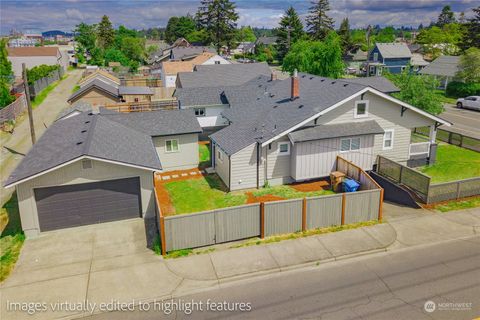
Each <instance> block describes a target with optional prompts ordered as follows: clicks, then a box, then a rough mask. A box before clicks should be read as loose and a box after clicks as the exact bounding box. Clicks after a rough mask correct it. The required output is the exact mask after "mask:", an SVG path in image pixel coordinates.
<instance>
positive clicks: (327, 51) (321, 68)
mask: <svg viewBox="0 0 480 320" xmlns="http://www.w3.org/2000/svg"><path fill="white" fill-rule="evenodd" d="M340 42H341V39H340V37H339V36H338V35H337V34H336V33H335V32H334V31H331V32H330V33H329V34H328V35H327V37H326V38H325V40H324V41H310V40H300V41H298V42H296V43H295V44H294V45H292V48H291V49H290V51H289V52H288V54H287V55H286V56H285V58H284V59H283V65H282V68H283V70H284V71H288V72H293V70H295V69H297V70H298V71H302V72H308V73H311V74H315V75H319V76H323V77H330V78H338V77H340V76H341V75H342V74H343V72H344V67H345V66H344V64H343V62H342V46H341V44H340Z"/></svg>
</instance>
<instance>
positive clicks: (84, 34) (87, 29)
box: [75, 22, 97, 51]
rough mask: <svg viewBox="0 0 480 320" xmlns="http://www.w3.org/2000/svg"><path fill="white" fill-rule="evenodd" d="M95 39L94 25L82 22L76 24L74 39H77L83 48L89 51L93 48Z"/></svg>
mask: <svg viewBox="0 0 480 320" xmlns="http://www.w3.org/2000/svg"><path fill="white" fill-rule="evenodd" d="M96 39H97V36H96V34H95V25H89V24H86V23H84V22H82V23H80V24H79V25H77V26H76V29H75V41H77V42H78V43H79V44H80V45H81V46H82V47H83V48H84V49H85V50H87V51H90V50H92V49H93V48H95V42H96Z"/></svg>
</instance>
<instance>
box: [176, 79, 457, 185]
mask: <svg viewBox="0 0 480 320" xmlns="http://www.w3.org/2000/svg"><path fill="white" fill-rule="evenodd" d="M261 78H262V77H259V78H257V79H256V81H258V82H256V83H255V81H253V82H251V83H249V84H247V85H245V87H244V88H243V90H242V88H240V87H238V88H225V89H224V90H222V91H221V94H220V98H216V99H217V100H216V101H214V100H213V99H214V98H213V97H212V100H211V101H205V100H201V101H199V103H205V102H210V103H224V102H226V104H228V108H226V109H225V110H224V111H222V112H221V116H222V117H224V118H225V119H226V120H227V121H228V125H227V126H226V127H224V128H223V129H220V130H218V131H216V132H215V133H213V134H211V135H210V139H211V141H212V164H213V168H214V169H215V171H216V172H217V174H218V175H219V176H220V178H221V179H222V180H223V181H224V183H225V184H226V185H227V187H228V188H229V189H230V190H238V189H247V188H259V187H261V186H263V185H265V184H269V185H276V184H285V183H291V182H297V181H305V180H310V179H317V178H321V177H326V176H328V175H329V174H330V172H331V171H333V170H334V168H335V162H336V156H337V155H341V156H342V157H343V158H346V159H348V160H350V161H353V162H354V163H356V164H357V165H359V166H361V167H362V168H363V169H364V170H372V168H373V166H374V165H375V163H376V159H377V155H384V156H386V157H388V158H390V159H393V160H395V161H399V162H401V163H410V162H412V161H419V159H422V160H425V159H430V160H431V161H433V160H434V158H435V152H436V144H435V135H436V128H437V127H438V126H439V125H446V126H448V125H450V123H449V122H448V121H445V120H443V119H441V118H440V117H438V116H435V115H432V114H430V113H427V112H425V111H423V110H421V109H418V108H416V107H415V106H412V105H410V104H408V103H405V102H402V101H400V100H398V99H396V98H394V97H392V96H391V95H389V94H388V93H389V92H393V91H395V88H394V86H393V85H391V84H390V85H388V81H387V80H385V81H383V80H381V79H382V78H371V79H375V81H373V82H370V83H369V82H368V79H369V78H364V79H365V80H363V79H362V80H356V79H355V80H354V81H352V80H350V79H348V80H347V79H329V78H324V77H318V76H313V75H309V74H304V73H302V74H298V75H297V74H294V75H293V76H292V77H291V78H290V79H285V80H275V79H272V78H270V79H261ZM230 89H232V90H230ZM198 90H200V88H198ZM397 90H398V89H397ZM206 91H209V92H210V93H211V94H212V96H213V95H214V93H215V92H214V90H212V89H211V88H207V89H206ZM218 91H220V90H218ZM218 91H217V92H218ZM179 99H180V101H182V100H184V99H183V98H182V97H180V96H179ZM199 99H207V97H201V98H199ZM190 103H195V101H192V102H190ZM181 105H182V104H181ZM424 126H428V127H430V129H431V130H430V142H425V143H421V144H418V143H413V142H412V140H411V135H412V129H413V128H415V127H424Z"/></svg>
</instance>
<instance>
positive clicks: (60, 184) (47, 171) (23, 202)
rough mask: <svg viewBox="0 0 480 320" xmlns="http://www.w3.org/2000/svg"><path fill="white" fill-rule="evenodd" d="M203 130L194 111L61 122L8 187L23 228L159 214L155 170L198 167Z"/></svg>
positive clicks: (32, 230) (32, 231) (83, 116)
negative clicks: (156, 201) (16, 197)
mask: <svg viewBox="0 0 480 320" xmlns="http://www.w3.org/2000/svg"><path fill="white" fill-rule="evenodd" d="M200 132H201V128H200V125H199V124H198V121H197V119H196V118H195V116H194V115H193V112H192V111H191V110H173V111H153V112H138V113H115V112H108V113H105V114H103V113H99V114H95V113H93V112H78V113H76V114H75V115H70V116H69V117H63V118H60V119H59V120H57V121H56V122H54V123H53V124H52V125H51V126H50V127H49V128H48V129H47V131H46V132H45V133H44V134H43V135H42V137H41V138H40V139H39V140H38V141H37V143H35V144H34V146H33V147H32V149H31V150H30V151H29V152H28V154H27V155H26V156H25V157H24V158H23V160H22V161H21V162H20V164H19V165H18V166H17V168H16V169H15V170H14V171H13V173H12V174H11V175H10V177H9V178H8V179H7V181H6V182H5V187H7V188H8V187H15V188H16V191H17V196H18V205H19V209H20V218H21V222H22V228H23V231H24V232H25V234H26V236H27V237H34V236H37V235H38V234H39V233H41V232H44V231H49V230H55V229H61V228H68V227H75V226H80V225H88V224H96V223H100V222H108V221H115V220H121V219H129V218H137V217H143V218H146V217H154V215H155V198H154V184H153V181H154V173H155V172H157V171H170V170H177V169H189V168H195V167H197V166H198V163H199V156H198V138H197V136H198V133H200Z"/></svg>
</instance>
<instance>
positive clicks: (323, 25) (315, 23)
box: [307, 0, 334, 40]
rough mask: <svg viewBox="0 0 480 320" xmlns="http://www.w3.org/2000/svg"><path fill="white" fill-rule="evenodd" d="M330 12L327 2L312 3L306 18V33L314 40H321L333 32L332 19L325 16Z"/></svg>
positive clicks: (323, 0) (319, 0)
mask: <svg viewBox="0 0 480 320" xmlns="http://www.w3.org/2000/svg"><path fill="white" fill-rule="evenodd" d="M328 11H330V3H329V1H328V0H318V1H312V6H311V7H310V9H309V14H308V16H307V29H308V33H309V34H310V36H311V37H312V38H313V39H314V40H323V39H324V38H325V37H326V36H327V34H328V33H329V32H330V31H331V30H333V23H334V21H333V19H332V18H330V17H329V16H328V15H327V12H328Z"/></svg>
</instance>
